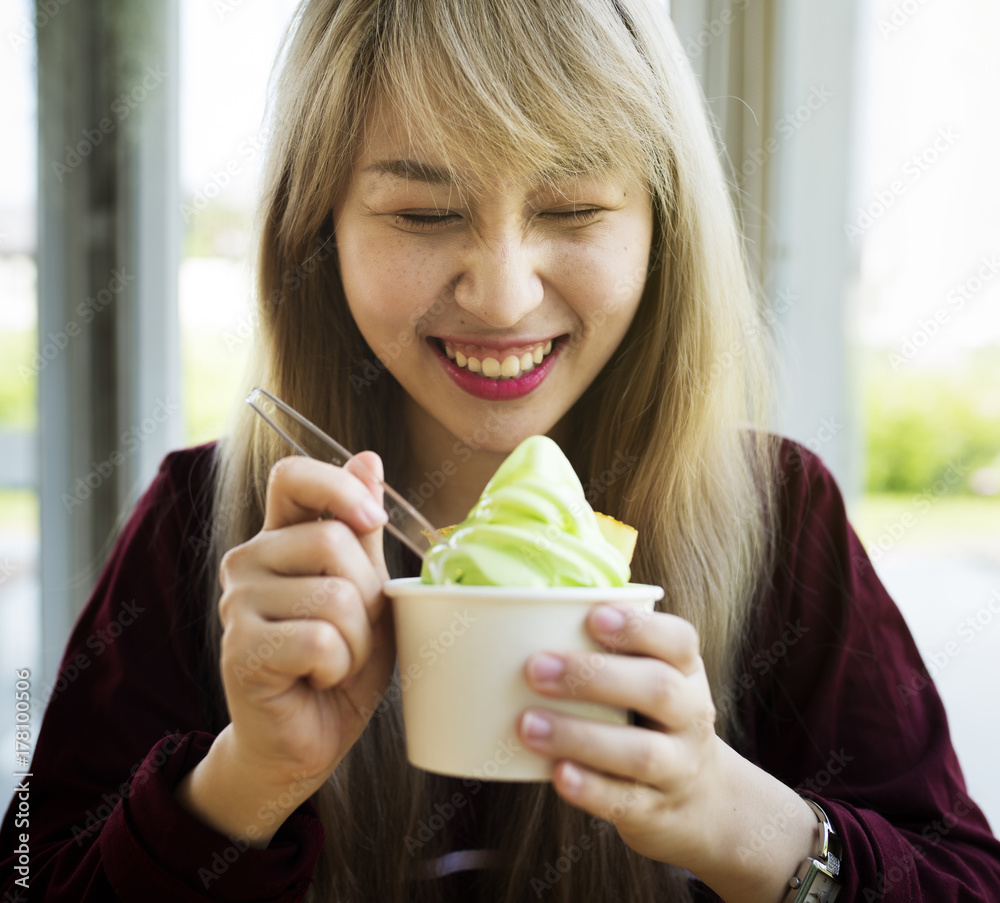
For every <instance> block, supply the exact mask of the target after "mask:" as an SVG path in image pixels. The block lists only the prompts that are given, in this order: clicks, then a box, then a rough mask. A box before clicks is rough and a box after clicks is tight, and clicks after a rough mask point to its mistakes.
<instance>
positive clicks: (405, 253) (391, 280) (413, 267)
mask: <svg viewBox="0 0 1000 903" xmlns="http://www.w3.org/2000/svg"><path fill="white" fill-rule="evenodd" d="M338 252H339V255H340V267H341V269H340V272H341V279H342V280H343V285H344V292H345V294H346V296H347V303H348V306H349V307H350V309H351V313H352V314H353V315H354V319H355V321H356V322H357V324H358V327H359V328H360V329H361V331H362V333H363V334H365V336H366V337H368V334H369V332H375V333H383V332H385V331H386V330H389V331H393V332H395V331H398V329H399V328H400V327H401V326H405V325H406V324H409V325H411V326H412V325H413V324H415V323H416V322H417V321H418V320H419V319H420V317H421V316H423V315H424V314H425V313H426V312H427V310H428V309H429V308H430V307H431V306H432V304H433V302H434V299H435V298H436V297H437V296H438V295H439V293H440V292H439V288H438V281H439V280H438V279H437V278H436V273H435V271H434V260H433V258H432V257H431V256H430V255H428V254H427V253H425V252H421V251H420V250H419V249H414V248H400V247H398V246H396V245H395V244H394V243H393V242H391V241H384V240H379V239H377V238H368V239H366V237H365V236H363V235H361V236H347V237H345V240H344V241H343V242H342V243H341V242H338Z"/></svg>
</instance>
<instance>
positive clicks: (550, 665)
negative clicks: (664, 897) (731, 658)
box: [518, 605, 722, 865]
mask: <svg viewBox="0 0 1000 903" xmlns="http://www.w3.org/2000/svg"><path fill="white" fill-rule="evenodd" d="M587 627H588V629H589V631H590V633H591V635H592V636H593V637H594V639H595V640H596V641H597V642H598V643H600V644H601V645H602V646H604V647H606V648H608V649H610V650H613V652H609V653H603V652H548V653H542V654H540V655H535V656H532V658H531V659H529V661H528V662H527V663H526V665H525V675H526V677H527V680H528V683H529V685H530V686H531V687H532V689H534V690H535V691H536V692H538V693H539V694H541V695H543V696H550V697H553V698H560V699H577V700H586V701H588V702H599V703H606V704H607V705H613V706H618V707H621V708H624V709H631V710H633V711H635V712H636V713H637V714H638V715H639V716H640V717H639V721H640V724H638V725H615V724H607V723H603V722H599V721H593V720H590V719H585V718H577V717H573V716H570V715H564V714H558V713H556V712H553V711H551V710H547V709H542V708H537V709H530V710H528V711H526V712H525V713H524V714H523V715H522V716H521V720H520V723H519V726H518V727H519V733H520V738H521V741H522V742H523V743H525V744H526V745H527V746H528V747H530V748H531V749H533V750H535V751H536V752H538V753H541V754H542V755H545V756H551V757H552V758H554V759H555V760H556V763H557V764H556V767H555V772H554V775H553V784H554V786H555V789H556V791H557V792H558V793H559V795H560V796H562V797H563V798H564V799H566V800H567V801H568V802H570V803H572V804H573V805H574V806H578V807H579V808H581V809H584V810H585V811H587V812H590V813H591V814H593V815H596V816H598V817H601V818H605V819H608V820H609V821H611V822H613V823H614V825H615V827H616V828H617V830H618V832H619V834H620V835H621V837H622V839H623V840H624V841H625V843H627V844H628V845H629V846H630V847H632V849H634V850H636V851H637V852H638V853H641V854H642V855H644V856H647V857H649V858H652V859H658V860H663V861H670V862H673V863H675V864H679V865H684V864H687V863H692V864H693V863H696V862H698V861H699V860H701V859H702V858H703V857H704V854H705V853H706V851H705V850H704V849H703V848H700V847H701V846H702V845H703V844H704V843H706V842H710V840H709V836H710V835H709V834H708V832H710V831H711V821H712V820H713V815H714V807H713V806H712V805H711V803H712V801H713V796H714V794H715V791H717V789H718V788H719V784H720V750H719V746H720V745H721V743H722V741H721V740H719V738H718V737H717V735H716V732H715V707H714V705H713V704H712V694H711V691H710V689H709V685H708V679H707V677H706V675H705V667H704V663H703V662H702V659H701V656H700V654H699V641H698V634H697V632H696V630H695V628H694V627H693V626H692V625H691V624H690V623H689V622H688V621H685V620H683V619H682V618H679V617H677V616H675V615H670V614H664V613H661V612H651V613H644V612H636V611H630V610H627V609H619V608H616V607H614V606H611V605H599V606H595V608H594V609H593V610H592V611H591V612H590V614H589V616H588V618H587ZM706 822H707V823H706ZM702 826H704V828H705V829H706V832H704V833H703V832H702V831H701V830H699V828H700V827H702Z"/></svg>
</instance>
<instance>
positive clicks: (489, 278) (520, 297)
mask: <svg viewBox="0 0 1000 903" xmlns="http://www.w3.org/2000/svg"><path fill="white" fill-rule="evenodd" d="M538 266H539V259H538V252H537V250H536V249H532V248H530V247H526V246H525V244H524V242H523V241H522V240H521V237H520V236H519V235H516V236H515V235H512V236H505V237H503V238H497V239H485V238H480V239H478V240H477V241H476V242H475V245H474V246H472V247H470V248H469V249H468V252H467V253H466V254H465V255H464V259H463V261H462V270H461V272H460V273H459V276H458V279H457V281H456V282H455V301H456V302H457V303H458V305H459V306H461V307H463V308H464V309H465V310H467V311H468V312H469V313H471V314H473V315H475V316H476V317H478V318H479V319H480V320H482V321H483V322H484V323H486V324H487V325H489V326H492V327H494V328H497V329H503V328H509V327H512V326H514V325H515V324H516V323H518V322H519V321H520V320H521V319H523V318H524V316H525V315H526V314H528V313H529V312H530V311H532V310H534V309H535V308H536V307H537V306H538V305H539V304H541V303H542V297H543V295H544V294H545V288H544V286H543V285H542V278H541V275H540V274H539V272H538Z"/></svg>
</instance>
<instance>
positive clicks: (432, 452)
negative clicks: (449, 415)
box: [402, 403, 507, 528]
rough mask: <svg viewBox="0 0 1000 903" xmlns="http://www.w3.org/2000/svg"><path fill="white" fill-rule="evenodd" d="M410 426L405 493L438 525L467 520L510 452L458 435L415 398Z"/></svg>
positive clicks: (408, 416) (410, 409)
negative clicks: (487, 446)
mask: <svg viewBox="0 0 1000 903" xmlns="http://www.w3.org/2000/svg"><path fill="white" fill-rule="evenodd" d="M406 429H407V434H408V435H409V436H410V437H411V441H410V442H409V443H408V444H407V445H408V460H407V463H406V471H405V472H406V474H407V478H408V485H407V486H405V487H402V491H403V493H404V494H405V495H406V497H407V499H408V500H409V501H410V503H411V504H412V505H413V506H414V507H416V508H418V509H419V511H420V512H421V514H423V515H424V517H426V518H427V519H428V520H429V521H430V522H431V523H432V524H433V525H434V526H435V527H439V528H440V527H447V526H451V525H453V524H457V523H459V522H460V521H463V520H465V516H466V515H467V514H468V513H469V509H470V508H471V507H472V506H473V505H474V504H475V503H476V502H477V501H478V499H479V496H480V495H481V494H482V491H483V487H485V486H486V484H487V483H488V482H489V479H490V477H492V476H493V474H494V473H496V470H497V468H498V467H499V466H500V465H501V463H503V460H504V458H506V457H507V451H489V450H487V449H482V448H476V447H475V446H474V445H470V444H468V443H466V442H463V441H462V440H461V439H457V438H456V437H455V436H454V435H452V433H451V432H449V431H448V430H447V429H445V428H444V427H443V426H442V425H441V424H440V423H438V422H437V421H436V420H434V419H433V418H432V417H429V416H428V415H427V414H426V412H424V411H423V410H422V409H420V407H419V406H418V405H416V404H413V403H410V404H407V406H406ZM418 503H419V504H418Z"/></svg>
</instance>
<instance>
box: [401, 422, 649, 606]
mask: <svg viewBox="0 0 1000 903" xmlns="http://www.w3.org/2000/svg"><path fill="white" fill-rule="evenodd" d="M420 576H421V581H422V582H423V583H462V584H466V585H470V586H530V587H541V586H624V585H625V584H626V583H628V580H629V566H628V562H627V561H626V560H625V558H624V557H623V556H622V554H621V552H619V551H618V549H616V548H615V547H614V546H613V545H612V544H611V543H609V542H608V541H607V540H606V539H605V538H604V536H603V534H602V533H601V528H600V527H599V526H598V524H597V517H596V515H595V514H594V510H593V509H592V508H591V507H590V505H589V504H588V503H587V500H586V497H585V496H584V492H583V486H582V485H581V484H580V480H579V478H578V477H577V475H576V472H575V471H574V470H573V466H572V465H571V464H570V463H569V461H568V460H567V459H566V456H565V455H564V454H563V453H562V450H561V449H560V448H559V446H558V445H556V443H555V442H553V441H552V440H551V439H549V438H548V437H546V436H531V437H530V438H528V439H525V440H524V442H522V443H521V444H520V445H519V446H518V447H517V448H515V449H514V451H512V452H511V453H510V455H509V456H508V457H507V460H506V461H504V462H503V464H501V465H500V469H499V470H497V472H496V473H495V474H494V475H493V479H492V480H490V481H489V483H487V484H486V488H485V489H484V490H483V494H482V495H481V496H480V498H479V501H478V502H477V503H476V504H475V506H474V507H473V509H472V510H471V511H470V512H469V516H468V517H466V519H465V520H464V521H462V523H460V524H459V525H458V526H457V527H456V528H455V530H454V531H453V532H452V533H451V534H449V536H448V542H447V543H446V544H442V545H439V546H437V547H435V548H434V549H432V550H431V551H430V552H429V553H428V555H427V558H426V559H425V560H424V566H423V570H422V572H421V575H420Z"/></svg>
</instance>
